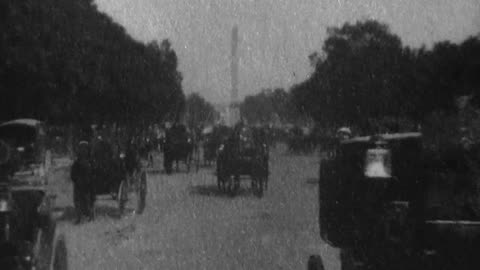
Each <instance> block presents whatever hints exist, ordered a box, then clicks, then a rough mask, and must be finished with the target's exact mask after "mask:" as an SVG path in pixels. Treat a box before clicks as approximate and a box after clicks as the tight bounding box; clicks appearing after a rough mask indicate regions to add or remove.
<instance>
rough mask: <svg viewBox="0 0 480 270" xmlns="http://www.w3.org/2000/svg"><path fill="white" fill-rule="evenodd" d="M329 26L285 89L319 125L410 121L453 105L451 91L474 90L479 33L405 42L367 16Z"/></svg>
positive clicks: (366, 125)
mask: <svg viewBox="0 0 480 270" xmlns="http://www.w3.org/2000/svg"><path fill="white" fill-rule="evenodd" d="M327 34H328V37H327V39H326V40H325V42H324V45H323V48H322V52H321V53H318V52H316V53H313V54H312V55H310V57H309V59H310V61H311V63H312V66H313V68H314V70H313V72H312V74H311V76H310V77H309V78H307V79H306V80H305V81H304V82H302V83H300V84H297V85H295V86H293V87H292V89H291V95H292V99H293V103H294V104H295V106H296V107H297V109H298V110H299V111H304V112H305V113H307V114H309V115H311V116H312V117H313V118H314V119H315V120H316V121H317V122H319V123H322V124H324V125H329V126H338V125H351V126H358V127H359V128H360V129H362V130H370V131H371V130H372V129H374V126H375V124H374V123H375V122H378V121H382V120H383V119H393V120H392V121H391V122H393V123H396V124H397V125H398V123H400V122H402V121H407V122H410V123H411V124H412V125H415V124H418V123H421V122H422V121H423V120H424V117H425V116H426V115H428V114H429V113H431V112H434V111H451V110H453V109H454V108H455V97H458V96H460V95H465V94H466V95H470V94H472V95H475V96H478V94H479V93H478V91H479V90H478V89H480V87H479V86H480V83H479V79H478V76H474V75H473V74H476V73H478V70H479V64H478V63H480V56H479V53H480V41H479V39H478V38H473V37H471V38H469V39H467V40H466V41H464V42H463V43H462V44H460V45H456V44H451V43H449V42H440V43H437V44H435V45H434V46H433V48H432V49H431V50H426V49H425V48H420V49H411V48H409V47H406V46H403V45H402V42H401V40H400V38H399V37H398V36H397V35H395V34H393V33H391V32H390V30H389V28H388V26H387V25H385V24H382V23H379V22H377V21H373V20H366V21H361V22H357V23H356V24H349V23H346V24H344V25H343V26H342V27H333V28H328V30H327ZM478 100H480V99H478ZM392 129H398V126H397V127H392Z"/></svg>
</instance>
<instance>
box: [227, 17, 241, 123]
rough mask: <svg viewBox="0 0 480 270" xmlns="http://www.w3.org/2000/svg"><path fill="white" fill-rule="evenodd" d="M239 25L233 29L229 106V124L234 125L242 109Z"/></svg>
mask: <svg viewBox="0 0 480 270" xmlns="http://www.w3.org/2000/svg"><path fill="white" fill-rule="evenodd" d="M237 50H238V27H237V26H236V25H235V26H234V27H233V29H232V56H231V63H230V68H231V70H230V72H231V79H232V85H231V87H232V89H231V93H230V94H231V96H230V106H229V113H228V114H229V117H228V118H229V121H228V122H229V124H230V126H234V125H235V124H236V123H238V122H239V121H240V109H239V108H238V54H237Z"/></svg>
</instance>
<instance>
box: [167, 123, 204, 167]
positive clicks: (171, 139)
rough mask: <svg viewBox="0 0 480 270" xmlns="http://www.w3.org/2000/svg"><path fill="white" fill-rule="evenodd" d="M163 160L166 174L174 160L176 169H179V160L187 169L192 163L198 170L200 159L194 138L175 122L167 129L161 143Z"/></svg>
mask: <svg viewBox="0 0 480 270" xmlns="http://www.w3.org/2000/svg"><path fill="white" fill-rule="evenodd" d="M163 162H164V167H165V171H166V172H167V173H168V174H170V173H172V169H173V163H174V162H175V163H176V169H177V171H178V170H179V162H183V163H184V164H185V166H186V168H187V171H190V167H191V165H192V163H194V165H195V166H196V168H197V170H198V168H199V166H200V164H199V162H200V161H199V152H198V147H197V144H196V140H195V138H194V136H193V135H192V134H191V133H190V132H188V130H187V128H186V127H185V126H184V125H181V124H177V123H175V124H174V125H173V126H172V127H171V128H169V129H167V131H166V133H165V143H164V145H163Z"/></svg>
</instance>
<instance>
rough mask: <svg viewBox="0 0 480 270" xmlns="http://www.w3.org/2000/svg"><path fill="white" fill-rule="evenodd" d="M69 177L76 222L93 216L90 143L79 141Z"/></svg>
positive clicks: (90, 218) (91, 218)
mask: <svg viewBox="0 0 480 270" xmlns="http://www.w3.org/2000/svg"><path fill="white" fill-rule="evenodd" d="M70 177H71V179H72V181H73V203H74V206H75V210H76V215H77V218H76V222H75V223H77V224H78V223H80V222H81V220H82V218H83V217H87V218H88V219H89V220H93V218H94V201H95V200H94V198H92V197H94V196H95V194H94V192H93V189H92V166H91V164H90V145H89V143H88V142H87V141H81V142H80V143H79V145H78V149H77V159H76V160H75V162H74V163H73V165H72V169H71V172H70Z"/></svg>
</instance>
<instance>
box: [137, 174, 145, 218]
mask: <svg viewBox="0 0 480 270" xmlns="http://www.w3.org/2000/svg"><path fill="white" fill-rule="evenodd" d="M146 197H147V173H146V172H145V171H142V172H141V174H140V179H138V180H137V210H136V214H138V215H141V214H142V213H143V211H144V210H145V206H146Z"/></svg>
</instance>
